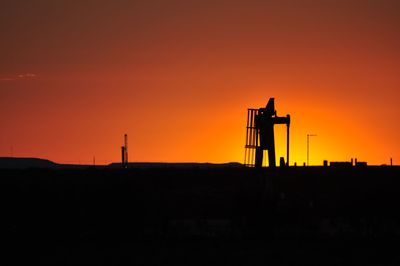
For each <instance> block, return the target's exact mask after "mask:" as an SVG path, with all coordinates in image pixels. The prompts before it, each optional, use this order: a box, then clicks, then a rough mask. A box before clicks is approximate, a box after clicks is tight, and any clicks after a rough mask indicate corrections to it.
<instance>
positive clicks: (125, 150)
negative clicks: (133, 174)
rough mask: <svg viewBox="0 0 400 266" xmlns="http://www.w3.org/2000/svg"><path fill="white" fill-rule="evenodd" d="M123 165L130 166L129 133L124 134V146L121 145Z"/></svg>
mask: <svg viewBox="0 0 400 266" xmlns="http://www.w3.org/2000/svg"><path fill="white" fill-rule="evenodd" d="M121 165H122V167H123V168H127V167H128V135H127V134H125V135H124V146H121Z"/></svg>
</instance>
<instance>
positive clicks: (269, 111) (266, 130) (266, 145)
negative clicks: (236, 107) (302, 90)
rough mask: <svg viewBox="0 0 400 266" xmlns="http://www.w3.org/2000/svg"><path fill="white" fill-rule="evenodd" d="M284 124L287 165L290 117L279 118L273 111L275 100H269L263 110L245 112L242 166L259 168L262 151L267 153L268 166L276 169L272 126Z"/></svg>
mask: <svg viewBox="0 0 400 266" xmlns="http://www.w3.org/2000/svg"><path fill="white" fill-rule="evenodd" d="M276 124H286V130H287V133H286V141H287V144H286V145H287V146H286V165H289V128H290V115H286V117H279V116H277V114H276V110H275V99H274V98H270V99H269V101H268V103H267V106H266V107H265V108H259V109H252V108H251V109H248V110H247V126H246V146H245V159H244V164H245V165H246V166H249V167H256V168H261V167H262V165H263V157H264V151H268V165H269V167H271V168H275V167H276V159H275V136H274V125H276Z"/></svg>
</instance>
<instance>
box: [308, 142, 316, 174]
mask: <svg viewBox="0 0 400 266" xmlns="http://www.w3.org/2000/svg"><path fill="white" fill-rule="evenodd" d="M316 136H317V135H315V134H307V166H310V137H316Z"/></svg>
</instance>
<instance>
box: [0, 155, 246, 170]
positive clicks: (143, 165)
mask: <svg viewBox="0 0 400 266" xmlns="http://www.w3.org/2000/svg"><path fill="white" fill-rule="evenodd" d="M90 167H93V165H80V164H58V163H55V162H52V161H50V160H47V159H40V158H18V157H0V169H29V168H46V169H84V168H90ZM103 167H106V168H113V169H115V168H121V167H122V166H121V163H111V164H109V165H96V168H103ZM238 167H243V165H242V164H240V163H233V162H231V163H220V164H214V163H153V162H137V163H129V164H128V168H132V169H216V168H221V169H223V168H238Z"/></svg>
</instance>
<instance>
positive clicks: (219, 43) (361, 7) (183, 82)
mask: <svg viewBox="0 0 400 266" xmlns="http://www.w3.org/2000/svg"><path fill="white" fill-rule="evenodd" d="M399 14H400V1H397V0H393V1H385V0H383V1H382V0H376V1H370V0H359V1H349V0H345V1H322V0H321V1H301V0H297V1H286V0H277V1H266V0H264V1H261V0H260V1H251V0H250V1H244V0H243V1H234V0H226V1H216V0H214V1H208V0H199V1H184V0H182V1H174V0H172V1H171V0H164V1H161V0H159V1H152V0H143V1H134V0H131V1H128V0H126V1H101V0H93V1H85V0H79V1H67V0H65V1H63V0H47V1H41V0H31V1H15V0H10V1H6V0H2V1H1V2H0V38H1V41H0V123H1V131H0V156H11V155H12V156H17V157H39V158H46V159H50V160H52V161H55V162H58V163H85V164H86V163H92V160H93V157H94V156H95V157H96V163H99V164H106V163H111V162H116V161H120V147H121V145H122V144H123V135H124V133H127V134H128V136H129V159H130V161H153V162H214V163H220V162H233V161H235V162H243V159H244V144H245V126H246V114H247V108H259V107H263V106H265V104H266V103H267V101H268V99H269V98H270V97H275V104H276V109H277V111H278V115H281V116H284V115H286V114H290V115H291V117H292V124H291V151H292V152H291V163H294V162H297V163H298V164H302V163H303V162H305V161H306V140H307V134H317V136H316V137H313V138H312V139H311V141H310V163H311V164H313V165H321V164H322V161H323V160H324V159H326V160H329V161H344V160H350V158H355V157H357V158H358V160H360V161H367V162H368V163H369V164H377V165H380V164H384V163H386V164H389V163H390V158H391V157H392V158H393V162H394V163H395V164H399V163H400V123H399V121H400V119H399V117H400V15H399ZM276 134H277V137H276V138H277V160H278V161H279V157H280V156H284V154H285V127H284V126H282V125H281V126H276Z"/></svg>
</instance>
